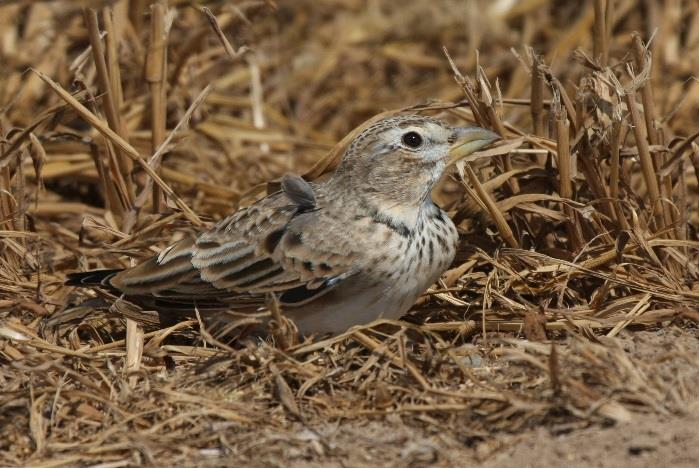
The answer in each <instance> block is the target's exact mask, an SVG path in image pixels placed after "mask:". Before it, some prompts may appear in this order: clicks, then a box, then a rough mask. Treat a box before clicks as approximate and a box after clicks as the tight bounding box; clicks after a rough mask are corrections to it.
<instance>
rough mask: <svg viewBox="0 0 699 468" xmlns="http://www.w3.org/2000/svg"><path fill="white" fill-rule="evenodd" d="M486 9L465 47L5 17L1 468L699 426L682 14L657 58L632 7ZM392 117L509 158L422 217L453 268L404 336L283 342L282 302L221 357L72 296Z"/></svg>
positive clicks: (450, 189) (399, 39)
mask: <svg viewBox="0 0 699 468" xmlns="http://www.w3.org/2000/svg"><path fill="white" fill-rule="evenodd" d="M88 3H90V2H88ZM486 3H487V2H486ZM491 3H492V5H491ZM491 3H488V6H485V7H484V10H483V12H482V15H481V16H479V18H480V19H479V21H476V22H473V24H472V26H473V27H470V28H464V26H463V21H462V19H463V18H461V17H460V16H459V14H457V10H458V11H461V10H460V9H457V8H456V7H454V11H451V10H450V8H438V7H437V5H436V4H433V2H410V3H406V5H405V7H402V8H400V9H396V8H393V2H390V1H388V0H386V1H380V2H367V4H366V5H365V4H364V2H346V3H342V2H330V3H328V4H318V3H317V2H311V1H310V0H308V1H306V0H303V1H301V2H294V4H293V5H290V4H286V5H282V4H281V2H280V3H279V4H277V3H276V2H273V1H261V2H243V3H240V4H239V5H238V6H235V5H232V4H228V3H225V2H224V3H219V4H216V5H215V6H211V10H208V9H203V10H202V9H199V8H194V7H192V6H191V5H189V4H186V3H182V2H171V3H169V4H165V2H154V4H153V5H152V6H151V5H150V4H149V3H148V2H142V1H135V2H125V1H119V2H115V3H114V4H113V5H112V6H107V7H104V6H103V5H101V4H100V5H97V4H95V3H91V4H90V5H91V6H92V8H89V7H88V8H87V9H85V10H83V9H82V7H83V6H84V5H83V4H82V3H81V4H78V3H77V2H76V3H75V4H74V3H72V2H25V3H21V2H17V3H15V4H10V5H4V6H2V7H0V12H1V13H2V14H0V29H2V31H3V38H2V44H0V54H2V58H3V63H4V64H5V67H4V70H5V71H4V75H3V77H2V79H0V130H1V131H2V139H0V236H1V237H2V239H1V240H0V389H2V391H1V392H0V428H1V429H0V431H1V432H2V434H1V435H0V457H1V458H0V464H2V465H32V466H49V465H51V466H54V465H60V464H65V465H76V464H86V465H87V464H100V463H102V464H104V465H103V466H125V465H128V464H141V463H150V464H157V465H161V464H175V465H179V464H188V463H189V464H201V463H202V460H203V459H204V458H202V457H209V458H210V459H211V460H212V463H214V464H215V463H225V462H226V460H228V461H230V459H231V458H232V457H233V458H235V459H236V460H237V461H239V462H240V461H242V462H246V461H247V462H255V463H263V462H267V461H274V460H278V459H279V457H293V456H300V457H303V458H304V459H305V460H313V461H318V462H328V461H330V460H332V459H334V458H333V457H344V456H346V457H348V458H349V459H350V461H352V460H353V461H355V462H357V463H355V464H359V463H362V462H366V459H367V458H366V457H368V456H369V455H368V454H373V455H371V456H373V457H377V456H378V457H379V458H380V457H381V456H385V457H386V460H385V461H388V458H389V457H390V456H395V457H398V456H401V454H399V453H397V452H396V453H394V452H391V450H392V449H391V448H390V447H383V448H382V449H381V450H378V451H377V450H375V448H376V447H374V448H373V449H372V445H371V444H372V443H373V442H372V440H373V439H372V438H371V437H364V438H357V439H356V440H355V441H354V444H355V445H354V446H353V447H354V448H348V449H345V448H342V447H338V445H337V444H335V442H333V440H334V439H333V436H332V434H334V432H333V431H335V428H336V426H335V425H336V424H339V427H340V429H339V430H342V428H343V427H346V424H350V423H351V421H355V422H359V423H362V424H364V423H367V421H368V420H369V419H372V420H374V421H379V422H381V423H382V424H385V425H386V426H387V427H391V428H392V430H396V431H397V430H399V429H400V428H408V429H409V430H410V433H417V432H419V431H422V430H435V428H436V429H437V430H438V432H439V433H440V434H452V435H454V437H458V439H459V440H461V441H463V440H470V441H477V440H490V438H492V437H496V434H497V433H500V432H503V431H506V432H512V431H521V430H524V429H527V428H531V427H535V426H538V425H542V424H543V425H546V426H547V427H551V428H554V430H557V429H560V430H569V429H571V428H575V427H582V426H585V425H589V424H597V423H603V422H609V421H627V420H629V419H631V418H633V416H634V414H636V413H638V412H646V413H649V412H652V413H658V414H680V413H682V412H683V411H686V410H687V408H689V407H690V405H691V404H695V405H696V392H693V391H692V390H691V389H694V388H697V385H699V372H697V369H698V368H699V366H698V364H699V362H697V354H696V352H692V349H696V348H692V347H691V346H692V343H693V342H696V339H695V338H692V335H691V334H692V333H695V332H694V331H692V330H695V327H696V324H697V322H699V266H698V259H699V254H698V249H699V241H698V239H697V230H698V226H699V212H698V208H697V207H699V192H698V189H697V186H698V183H699V171H698V169H699V147H698V146H697V145H696V143H694V139H695V138H696V136H697V134H698V132H697V127H696V115H695V113H696V109H697V108H699V92H697V88H696V86H695V84H694V83H693V82H691V81H686V80H685V79H684V77H686V76H688V75H689V74H691V73H693V69H692V64H691V63H690V62H689V61H686V60H682V57H689V56H691V54H692V52H696V51H697V50H696V47H697V44H699V42H698V41H694V40H692V38H696V37H699V23H697V22H696V21H689V19H690V18H693V15H694V13H693V11H692V10H691V8H688V7H686V6H678V7H677V14H678V15H679V16H677V15H675V16H672V17H669V16H668V17H667V18H665V20H664V21H665V23H663V24H668V25H669V26H671V27H667V28H665V29H663V30H661V31H660V32H659V33H658V34H657V35H656V36H655V37H654V38H653V40H652V41H650V42H649V41H648V39H650V35H651V33H652V32H653V30H652V28H650V26H649V25H650V23H649V21H648V20H647V18H646V17H645V16H644V15H643V11H644V8H640V7H638V5H637V3H638V2H634V1H620V2H611V1H604V0H595V1H594V2H588V4H587V5H586V6H585V7H583V8H582V9H579V8H577V7H575V8H572V7H566V6H563V4H561V3H556V5H553V4H552V5H548V4H546V2H518V3H516V4H514V5H512V6H507V5H506V6H505V7H503V5H505V4H504V3H503V2H491ZM643 4H644V5H646V4H654V2H643ZM311 6H312V7H313V8H311ZM459 8H460V7H459ZM503 8H504V10H503ZM658 11H660V10H658ZM311 12H312V13H311ZM677 18H679V19H677ZM680 25H684V26H683V27H680ZM480 28H483V29H480ZM485 31H487V34H486V33H484V32H485ZM633 31H642V33H639V34H638V35H632V33H633ZM512 38H517V41H518V42H516V43H512V42H511V40H512ZM542 38H549V39H550V40H547V41H545V42H542ZM642 38H645V39H646V42H648V43H644V41H643V40H642ZM527 44H532V45H533V46H535V47H533V48H531V49H526V48H524V46H525V45H527ZM678 44H680V45H682V47H685V48H686V49H687V50H684V51H683V53H682V54H679V53H678V50H677V47H678ZM444 46H445V47H446V48H447V49H448V51H449V54H448V56H447V59H444V58H443V57H442V56H441V55H440V54H439V53H438V52H439V51H441V50H442V49H441V48H442V47H444ZM513 47H514V51H515V53H512V51H513ZM476 49H477V50H479V51H480V53H479V54H476V52H475V50H476ZM690 49H691V50H690ZM586 51H587V52H586ZM574 52H575V53H574ZM28 68H31V70H32V71H30V72H27V71H26V70H27V69H28ZM454 80H456V83H457V84H456V85H455V84H454ZM428 98H429V99H430V101H429V102H426V103H423V104H419V105H415V103H416V102H421V101H423V100H425V99H428ZM406 106H411V107H406ZM386 109H396V110H389V111H387V110H386ZM399 112H422V113H425V114H429V115H437V116H440V117H442V118H445V119H448V120H450V121H452V122H454V123H457V124H461V125H463V124H467V123H474V124H478V125H482V126H485V127H488V128H490V129H492V130H494V131H497V132H498V133H499V134H500V135H502V136H503V137H504V141H503V142H502V144H501V145H500V146H498V147H497V148H493V149H491V150H488V151H485V152H482V153H481V154H478V155H474V156H473V157H470V158H467V159H465V160H462V161H458V162H456V163H455V166H456V170H455V171H453V173H450V174H449V175H448V176H447V177H445V178H444V180H443V181H442V182H441V183H440V185H439V186H438V187H437V189H436V190H435V192H434V198H435V199H436V200H437V201H438V202H439V203H440V204H441V205H442V206H443V207H445V209H447V210H448V211H449V214H450V215H451V216H452V218H453V219H454V220H455V221H456V222H457V224H458V227H459V232H460V235H461V245H460V247H459V252H458V255H457V258H456V260H455V262H454V264H453V265H452V266H451V268H450V270H449V271H448V272H447V273H446V274H445V276H444V277H443V278H442V280H441V281H440V283H439V284H437V285H435V286H434V287H433V288H432V289H431V290H430V291H428V293H427V294H425V296H424V297H423V298H421V300H420V302H419V304H418V305H417V306H416V307H415V308H414V310H413V311H411V313H410V314H409V315H408V317H406V320H405V321H400V322H382V323H376V324H370V326H367V327H361V328H359V329H356V330H349V331H348V332H347V333H344V334H342V335H340V336H337V337H333V338H328V339H324V340H319V341H315V342H312V341H304V342H301V343H298V342H297V340H296V339H295V338H296V337H295V336H294V332H293V326H292V325H291V324H289V323H288V321H286V320H285V319H284V317H283V316H282V315H281V314H280V313H279V312H280V311H279V310H278V308H277V307H276V305H275V304H276V303H275V301H274V298H270V309H271V311H272V313H273V314H274V316H275V321H274V322H275V324H276V326H275V329H274V330H272V332H273V333H272V338H269V339H268V340H266V341H265V340H258V341H255V340H252V341H239V342H236V343H230V342H227V341H226V338H225V336H222V335H221V334H220V333H217V332H220V330H216V329H211V330H209V329H207V328H206V327H201V325H200V321H198V320H197V317H190V318H188V319H184V321H180V322H178V323H168V324H165V323H160V322H159V321H158V319H157V317H156V316H154V314H153V313H151V312H149V311H143V310H139V309H138V308H136V307H135V306H133V305H131V304H129V303H128V302H127V301H125V300H124V299H123V298H118V297H113V296H111V295H109V294H108V293H99V294H98V295H95V294H92V293H90V292H86V291H78V290H74V289H73V288H70V287H67V286H65V285H64V284H63V281H64V278H65V275H66V273H68V272H71V271H76V270H85V269H88V268H117V267H125V266H128V265H130V264H132V263H134V262H138V261H140V260H142V259H143V258H145V257H147V256H150V255H152V254H153V253H155V252H158V251H159V250H160V249H161V248H163V247H164V246H165V245H167V244H168V243H169V242H171V241H172V240H174V239H179V238H182V237H183V236H187V235H190V232H191V231H192V230H193V229H195V228H199V227H201V226H204V225H206V224H207V223H209V222H210V221H211V220H213V219H217V218H219V217H221V216H223V215H225V214H228V213H230V212H231V211H233V210H235V209H236V208H237V206H239V205H241V204H247V203H250V202H251V201H252V200H254V199H255V198H256V197H259V196H262V195H264V193H265V191H266V190H274V189H276V188H277V187H278V184H276V183H275V181H276V180H278V178H279V177H280V176H281V175H282V174H284V173H285V172H287V171H289V170H293V171H296V172H298V173H300V174H304V177H305V178H306V179H308V180H314V179H318V178H322V177H324V176H325V174H327V173H328V172H329V171H331V170H332V169H334V167H336V165H337V163H338V161H339V158H340V157H341V155H342V151H343V149H344V148H345V147H346V145H347V144H348V142H349V141H350V140H351V139H352V137H353V136H354V135H356V134H357V132H358V131H360V130H361V128H363V126H365V125H367V124H368V123H369V122H371V121H373V120H375V119H378V118H381V117H384V116H387V115H392V114H395V113H399ZM338 141H339V143H337V144H335V142H338ZM86 301H87V302H86ZM80 304H81V305H80ZM254 321H255V318H249V317H243V318H241V319H240V320H238V321H234V322H233V323H232V324H228V325H227V327H228V329H229V332H232V333H238V332H241V331H242V329H243V328H245V327H247V326H249V325H250V324H251V323H252V322H254ZM654 340H655V341H657V343H656V344H653V342H654ZM692 340H694V341H692ZM641 345H647V346H656V347H655V348H652V349H656V350H657V352H655V353H651V354H649V355H648V356H644V357H643V358H642V359H639V358H637V355H634V354H633V352H632V351H629V349H632V348H635V347H637V346H641ZM396 415H398V416H396ZM347 421H350V422H347ZM430 428H431V429H430ZM360 439H361V440H360ZM372 450H373V451H372ZM377 453H379V454H383V455H376V454H377ZM294 454H296V455H294ZM299 454H301V455H299ZM443 455H444V454H438V455H436V456H437V458H438V459H440V460H441V459H442V458H440V457H443ZM353 457H354V458H353ZM382 460H383V459H382ZM406 460H407V459H406ZM407 461H409V460H407Z"/></svg>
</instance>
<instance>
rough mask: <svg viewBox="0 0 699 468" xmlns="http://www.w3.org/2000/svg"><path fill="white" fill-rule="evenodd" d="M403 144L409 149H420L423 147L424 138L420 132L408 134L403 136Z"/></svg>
mask: <svg viewBox="0 0 699 468" xmlns="http://www.w3.org/2000/svg"><path fill="white" fill-rule="evenodd" d="M402 141H403V144H404V145H405V146H407V147H409V148H419V147H420V146H421V145H422V137H421V136H420V134H419V133H418V132H408V133H406V134H405V135H403V138H402Z"/></svg>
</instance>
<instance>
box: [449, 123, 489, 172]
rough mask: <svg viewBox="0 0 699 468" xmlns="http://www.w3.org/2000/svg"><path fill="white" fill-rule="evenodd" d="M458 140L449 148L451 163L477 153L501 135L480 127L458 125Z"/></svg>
mask: <svg viewBox="0 0 699 468" xmlns="http://www.w3.org/2000/svg"><path fill="white" fill-rule="evenodd" d="M454 133H455V134H456V141H455V142H454V144H453V145H451V147H450V148H449V164H453V163H455V162H456V161H458V160H459V159H461V158H465V157H466V156H468V155H469V154H472V153H475V152H476V151H478V150H479V149H481V148H484V147H486V146H488V145H489V144H491V143H493V142H494V141H497V140H499V139H500V135H498V134H497V133H494V132H491V131H490V130H486V129H484V128H480V127H457V128H455V129H454Z"/></svg>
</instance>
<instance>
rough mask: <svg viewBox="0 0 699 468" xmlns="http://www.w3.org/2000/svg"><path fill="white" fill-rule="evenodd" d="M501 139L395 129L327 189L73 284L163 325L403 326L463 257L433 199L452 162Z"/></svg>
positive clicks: (272, 200)
mask: <svg viewBox="0 0 699 468" xmlns="http://www.w3.org/2000/svg"><path fill="white" fill-rule="evenodd" d="M499 138H500V137H499V135H498V134H496V133H494V132H491V131H489V130H486V129H483V128H479V127H455V126H451V125H450V124H448V123H446V122H445V121H442V120H439V119H437V118H433V117H428V116H421V115H398V116H393V117H388V118H384V119H383V120H379V121H378V122H376V123H373V124H371V125H369V126H368V127H367V128H366V129H365V130H363V131H362V132H361V133H359V134H358V135H357V136H356V137H355V138H354V139H353V140H352V141H351V142H350V143H349V145H348V146H347V149H346V150H345V152H344V154H343V156H342V158H341V160H340V162H339V165H338V167H337V169H336V170H335V172H334V173H333V174H332V175H331V176H330V177H329V178H327V179H326V180H325V181H322V182H308V181H306V180H305V179H303V178H302V177H301V176H298V175H293V174H287V175H285V176H284V177H283V178H282V180H281V189H280V190H279V191H278V192H276V193H272V194H269V195H267V196H266V197H264V198H262V199H260V200H258V201H257V202H255V203H253V204H251V205H249V206H247V207H244V208H241V209H239V210H238V211H236V212H235V213H233V214H232V215H230V216H228V217H226V218H224V219H222V220H221V221H219V222H217V223H216V224H215V225H214V226H213V227H211V228H209V229H208V230H205V231H203V232H201V233H199V234H198V235H196V236H191V237H189V238H185V239H183V240H179V241H177V242H176V243H174V244H172V245H170V246H168V247H167V248H165V249H164V250H162V251H161V252H160V253H159V254H157V255H155V256H153V257H151V258H149V259H147V260H146V261H144V262H143V263H141V264H139V265H136V266H134V267H131V268H126V269H120V270H93V271H88V272H78V273H71V274H69V275H68V279H67V282H66V284H68V285H73V286H81V287H93V288H94V287H99V288H106V289H108V290H110V291H112V292H114V293H115V294H118V295H121V296H122V297H124V298H126V299H128V300H130V301H131V302H133V303H135V304H138V305H142V306H146V307H149V308H153V309H155V310H157V311H158V312H159V313H160V314H161V316H162V314H168V313H170V312H172V313H175V312H177V311H183V310H186V311H187V310H188V311H194V309H196V310H197V311H198V312H200V313H201V314H202V315H204V314H207V313H212V312H217V311H218V312H220V311H224V312H225V311H243V313H245V312H246V311H247V312H250V311H260V310H262V309H263V308H264V307H265V306H266V305H268V301H269V297H270V295H273V297H274V298H275V301H276V303H277V304H278V305H279V307H280V309H281V312H282V313H283V315H284V316H285V317H287V318H289V319H291V320H292V321H293V322H294V324H295V325H296V327H297V328H298V331H299V332H300V333H301V334H302V335H312V334H320V335H328V334H330V335H337V334H339V333H342V332H344V331H346V330H348V329H349V328H351V327H352V326H355V325H363V324H367V323H370V322H372V321H374V320H376V319H378V318H385V319H398V318H400V317H401V316H402V315H404V314H405V313H406V312H407V311H408V310H409V309H410V307H411V306H412V305H413V304H414V303H415V301H416V300H417V299H418V297H419V296H420V295H421V294H423V293H424V292H425V291H426V290H427V289H428V288H429V287H430V286H431V285H432V284H434V283H435V282H436V281H437V279H438V278H439V277H440V275H441V274H442V273H443V272H444V271H445V270H446V269H447V268H448V267H449V266H450V264H451V263H452V261H453V259H454V256H455V253H456V249H457V244H458V239H459V236H458V233H457V229H456V226H455V225H454V223H453V222H452V220H451V219H450V218H449V216H448V215H447V213H446V212H445V211H443V210H442V209H440V208H439V207H438V206H437V205H436V204H435V203H434V202H433V200H432V197H431V192H432V189H433V188H434V186H435V184H436V183H437V182H438V180H439V179H440V177H441V176H442V174H443V173H444V172H445V169H446V168H447V166H448V164H449V162H450V157H453V155H454V154H457V153H458V154H459V155H460V157H463V156H465V155H468V154H471V153H473V152H475V151H477V150H479V149H481V148H484V147H486V146H488V145H490V144H491V143H493V142H495V141H496V140H498V139H499ZM450 155H451V156H450Z"/></svg>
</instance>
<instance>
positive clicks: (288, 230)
mask: <svg viewBox="0 0 699 468" xmlns="http://www.w3.org/2000/svg"><path fill="white" fill-rule="evenodd" d="M320 212H321V209H320V208H318V207H316V206H313V207H309V206H307V205H305V206H303V207H301V206H299V205H297V204H296V203H295V202H294V201H293V200H292V199H291V197H289V196H287V195H286V194H285V193H284V192H279V193H276V194H273V195H270V196H269V197H267V198H264V199H262V200H260V201H259V202H257V203H255V204H253V205H251V206H250V207H248V208H245V209H242V210H240V211H238V212H237V213H235V214H234V215H232V216H231V217H229V218H226V219H224V220H223V221H221V222H219V223H218V224H217V225H216V226H215V227H214V228H213V229H212V230H210V231H207V232H205V233H203V234H201V235H200V236H199V237H198V238H196V239H185V240H182V241H180V242H178V243H176V244H173V245H172V246H170V247H168V248H166V249H165V250H163V251H162V252H161V253H160V254H159V255H157V256H155V257H153V258H151V259H149V260H148V261H146V262H145V263H143V264H141V265H138V266H136V267H134V268H131V269H128V270H124V271H123V272H121V273H119V274H117V275H116V276H114V277H113V278H112V279H111V285H112V286H114V287H116V288H117V289H119V290H120V291H122V292H123V293H125V294H126V295H132V296H156V297H158V298H161V299H162V300H165V301H175V302H178V303H194V302H196V303H197V305H198V306H202V305H203V306H205V305H206V304H208V303H211V304H218V305H219V306H220V305H221V303H231V304H233V305H234V304H235V303H237V302H241V303H247V304H250V303H256V302H259V300H260V299H259V298H260V296H262V295H263V294H264V293H266V292H274V293H279V294H280V299H281V302H282V303H286V304H301V303H305V302H307V301H308V300H310V299H312V298H314V297H316V296H318V295H319V294H322V293H323V292H324V291H327V290H328V289H329V288H331V287H332V286H334V285H336V284H338V283H339V282H340V281H341V280H342V279H344V278H346V277H348V276H350V275H352V274H353V273H354V271H355V264H356V253H355V252H354V251H349V250H348V249H346V248H345V249H342V251H341V252H335V251H333V250H334V249H333V248H331V247H326V248H325V249H324V248H322V246H318V245H317V240H318V235H317V234H315V233H314V231H317V230H316V229H315V228H316V227H318V223H319V221H318V218H319V213H320ZM321 229H322V227H321Z"/></svg>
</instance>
